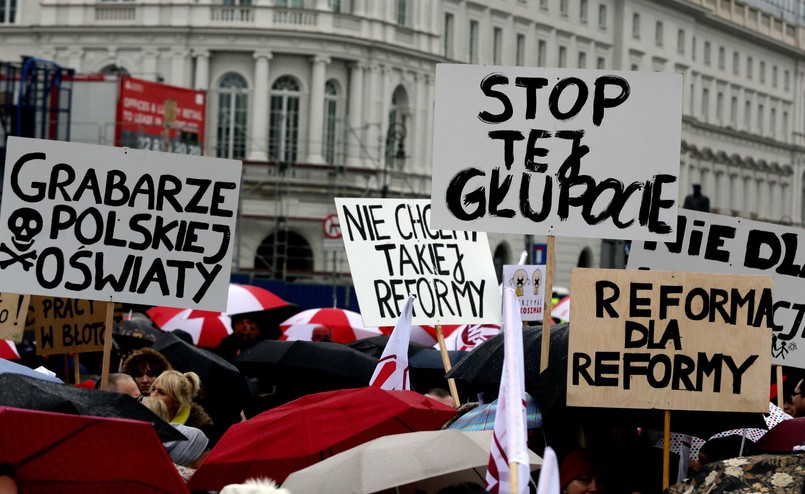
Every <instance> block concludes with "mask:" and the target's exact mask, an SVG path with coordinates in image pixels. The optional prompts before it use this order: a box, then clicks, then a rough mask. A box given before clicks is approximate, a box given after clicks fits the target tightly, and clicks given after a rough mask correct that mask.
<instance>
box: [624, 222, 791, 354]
mask: <svg viewBox="0 0 805 494" xmlns="http://www.w3.org/2000/svg"><path fill="white" fill-rule="evenodd" d="M677 225H678V226H677V233H676V236H675V238H674V239H671V241H670V242H669V243H656V242H645V243H644V242H633V243H632V247H631V250H630V252H629V261H628V264H627V267H628V268H629V269H660V270H666V271H668V270H682V269H684V270H685V271H698V272H704V273H736V274H766V275H772V276H774V305H773V307H770V308H768V314H769V315H771V316H772V319H773V325H772V345H771V357H772V363H774V364H777V365H786V366H789V367H798V368H800V369H805V300H803V294H805V247H804V248H802V249H800V248H799V245H802V244H805V230H802V229H800V228H791V227H786V226H780V225H774V224H771V223H764V222H762V221H752V220H746V219H741V218H735V217H731V216H722V215H717V214H710V213H702V212H699V211H692V210H689V209H680V210H679V219H678V220H677Z"/></svg>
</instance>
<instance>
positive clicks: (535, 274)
mask: <svg viewBox="0 0 805 494" xmlns="http://www.w3.org/2000/svg"><path fill="white" fill-rule="evenodd" d="M544 283H545V265H544V264H542V265H528V264H505V265H504V266H503V285H504V286H506V285H508V286H510V287H512V289H514V294H515V296H516V297H517V301H518V302H520V319H521V320H523V321H542V318H543V311H542V309H543V308H544V306H545V286H544Z"/></svg>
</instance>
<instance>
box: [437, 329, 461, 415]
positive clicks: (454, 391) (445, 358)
mask: <svg viewBox="0 0 805 494" xmlns="http://www.w3.org/2000/svg"><path fill="white" fill-rule="evenodd" d="M436 338H437V339H438V340H439V353H441V354H442V365H444V373H445V374H447V373H448V372H450V369H451V368H452V365H450V356H449V355H448V354H447V344H446V343H445V342H444V333H442V325H441V324H437V325H436ZM447 386H448V387H449V388H450V396H452V397H453V405H454V406H455V407H456V408H458V407H459V405H461V400H460V399H459V397H458V388H457V387H456V380H455V379H453V378H452V377H451V378H449V379H448V380H447Z"/></svg>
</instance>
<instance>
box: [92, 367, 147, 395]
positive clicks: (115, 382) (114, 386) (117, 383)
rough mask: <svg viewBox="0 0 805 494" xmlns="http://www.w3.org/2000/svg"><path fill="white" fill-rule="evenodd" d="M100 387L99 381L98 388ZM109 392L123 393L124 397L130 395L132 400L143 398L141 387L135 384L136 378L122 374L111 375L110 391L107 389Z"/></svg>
mask: <svg viewBox="0 0 805 494" xmlns="http://www.w3.org/2000/svg"><path fill="white" fill-rule="evenodd" d="M98 386H100V381H98V383H97V384H96V387H98ZM107 391H111V392H114V393H122V394H124V395H129V396H131V397H132V398H139V397H140V396H142V393H141V392H140V388H139V386H137V383H136V382H134V378H133V377H131V376H130V375H128V374H124V373H122V372H115V373H113V374H109V389H107Z"/></svg>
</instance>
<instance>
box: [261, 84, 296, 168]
mask: <svg viewBox="0 0 805 494" xmlns="http://www.w3.org/2000/svg"><path fill="white" fill-rule="evenodd" d="M300 94H301V90H300V87H299V82H298V81H297V80H296V79H294V78H293V77H291V76H287V75H285V76H282V77H280V78H279V79H277V80H276V82H274V85H272V86H271V109H270V116H269V118H270V120H269V128H268V159H270V160H274V161H277V162H279V163H281V164H283V165H286V166H287V165H288V164H289V163H294V162H296V157H297V151H298V146H299V96H300Z"/></svg>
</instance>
